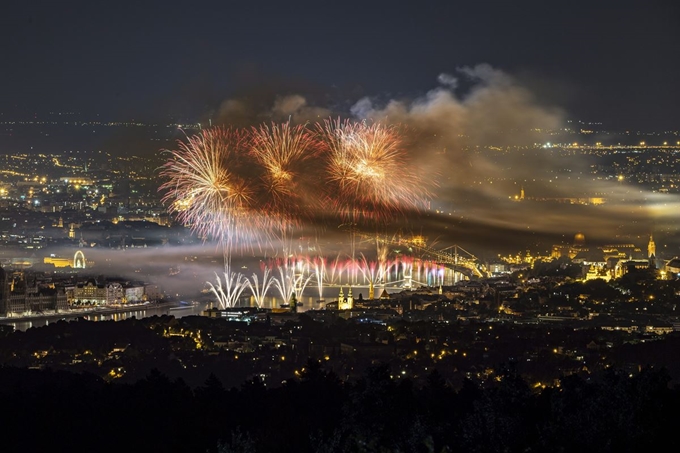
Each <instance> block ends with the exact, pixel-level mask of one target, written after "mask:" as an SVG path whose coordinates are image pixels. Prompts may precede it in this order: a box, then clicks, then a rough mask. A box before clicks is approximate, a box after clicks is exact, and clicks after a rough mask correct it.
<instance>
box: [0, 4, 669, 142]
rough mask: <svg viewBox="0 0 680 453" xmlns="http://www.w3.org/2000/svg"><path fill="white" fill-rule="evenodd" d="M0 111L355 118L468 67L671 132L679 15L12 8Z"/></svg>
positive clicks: (620, 121)
mask: <svg viewBox="0 0 680 453" xmlns="http://www.w3.org/2000/svg"><path fill="white" fill-rule="evenodd" d="M1 21H2V26H1V27H0V30H2V31H0V36H2V39H1V40H0V42H1V43H2V44H1V45H2V52H3V55H4V64H3V66H4V67H5V70H4V71H3V72H2V74H0V86H3V87H5V89H4V90H2V91H0V111H2V112H7V113H11V114H14V113H16V112H20V113H25V112H50V111H77V112H83V113H85V114H88V115H90V114H91V115H93V114H96V113H100V114H102V115H110V116H112V117H115V118H166V117H168V116H170V117H182V118H185V119H186V118H199V119H206V118H209V117H211V116H214V115H215V114H216V113H217V112H219V110H220V106H222V105H223V103H224V102H225V101H226V100H229V99H239V100H246V101H247V102H249V103H251V104H252V105H254V106H255V107H254V108H255V109H256V110H257V108H258V107H260V106H264V108H265V109H269V108H271V104H272V101H273V100H275V99H276V98H277V97H285V96H290V95H294V94H296V95H301V96H303V97H304V98H305V99H306V100H307V101H308V105H309V106H315V107H319V108H322V109H327V110H329V111H332V112H337V113H345V114H348V113H349V112H350V109H351V107H352V106H353V105H355V104H356V103H357V102H358V101H360V100H361V99H364V98H368V99H371V100H372V101H373V103H374V105H378V106H384V105H385V104H387V102H388V101H389V100H391V99H394V100H399V101H402V102H404V101H405V100H406V102H411V101H412V100H414V99H418V98H423V97H424V96H427V93H428V92H429V91H431V90H433V89H435V88H436V87H437V86H439V85H440V84H438V82H437V79H438V78H439V80H440V82H441V81H442V80H444V81H445V83H447V82H446V81H449V82H451V81H452V79H447V78H446V76H444V79H442V75H453V76H455V77H456V78H457V82H456V83H457V86H456V87H453V84H452V86H451V88H452V90H453V91H454V92H455V93H456V95H457V96H459V97H461V98H464V97H465V96H466V93H469V88H470V84H469V81H468V80H466V79H465V77H461V76H460V69H461V68H465V67H469V68H474V67H476V66H478V65H481V64H488V65H490V66H491V67H493V68H495V69H498V70H500V71H503V72H504V73H506V74H508V75H510V76H511V77H512V79H513V80H514V83H516V84H517V85H518V86H520V87H523V88H525V89H526V90H527V91H528V92H529V93H531V96H532V99H533V102H535V103H536V104H537V105H539V106H541V107H542V108H546V109H550V110H559V111H561V112H564V116H565V117H567V118H572V119H574V120H581V121H585V122H601V123H603V127H604V128H608V129H621V130H626V129H633V130H660V131H663V130H669V129H675V128H676V127H677V115H676V114H675V111H674V109H675V106H676V105H678V102H679V101H680V98H679V96H680V94H679V92H678V90H676V89H675V85H676V81H675V74H677V73H678V72H679V70H680V63H679V62H678V61H677V59H675V58H673V57H674V54H675V51H676V49H677V48H678V47H680V46H679V44H680V7H678V5H677V4H676V3H674V2H671V1H664V0H657V1H652V2H646V3H645V4H644V5H642V4H638V2H634V1H632V0H631V1H628V0H627V1H623V2H616V3H614V2H599V3H597V4H591V3H586V2H576V3H574V2H571V3H569V4H565V5H559V6H556V5H551V6H550V7H549V8H548V7H547V6H546V5H545V4H544V3H542V2H534V1H529V2H520V3H519V4H512V5H510V4H508V5H498V4H495V3H491V4H488V3H485V4H469V3H466V4H461V3H452V2H432V3H426V4H419V5H417V6H415V5H413V4H411V5H395V4H393V3H385V2H371V3H369V4H358V3H353V2H344V3H343V4H341V5H336V6H333V7H331V6H326V5H320V4H315V3H312V2H304V1H303V2H295V3H294V4H282V3H277V2H264V1H263V2H250V3H248V4H245V3H228V4H227V3H223V2H220V3H217V2H215V3H210V4H202V6H201V7H197V8H188V7H186V6H185V5H184V4H180V3H178V2H170V3H168V2H164V3H157V2H148V3H147V2H144V3H141V4H140V3H135V4H132V3H129V4H125V3H123V4H120V3H116V4H115V5H101V4H96V5H95V4H91V3H89V2H83V1H80V0H76V1H72V2H67V3H60V4H53V3H51V2H42V1H36V2H30V3H22V4H19V3H15V4H13V5H10V6H9V7H8V10H7V11H5V13H4V14H3V18H2V19H1Z"/></svg>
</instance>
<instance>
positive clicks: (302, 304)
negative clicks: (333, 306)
mask: <svg viewBox="0 0 680 453" xmlns="http://www.w3.org/2000/svg"><path fill="white" fill-rule="evenodd" d="M310 292H312V291H310ZM357 294H358V292H357ZM330 300H335V298H330V299H329V298H326V301H330ZM282 302H283V301H282V299H281V298H280V297H275V296H267V297H265V298H264V303H263V305H262V307H260V308H265V309H272V308H280V307H281V304H282ZM212 306H216V305H214V304H210V303H203V304H198V305H188V306H180V307H172V306H161V307H153V306H148V307H145V308H140V309H139V310H132V311H125V310H124V309H121V310H120V311H114V312H111V311H106V312H104V313H95V312H93V313H75V314H73V313H64V314H63V316H62V317H59V316H50V317H35V318H29V319H27V318H23V319H17V320H16V321H11V320H3V321H2V323H3V324H9V325H12V326H14V329H15V330H21V331H24V330H27V329H30V328H31V327H42V326H46V325H49V324H50V323H55V322H57V321H60V320H66V321H71V320H74V319H77V318H84V319H87V320H88V321H111V320H113V321H122V320H124V319H130V318H133V317H134V318H137V319H141V318H147V317H150V316H162V315H172V316H174V317H175V318H181V317H183V316H195V315H200V314H201V313H202V312H203V311H204V310H205V309H207V308H211V307H212ZM238 306H241V307H256V306H257V304H256V303H255V298H254V297H253V296H246V297H243V298H241V300H240V301H239V305H238ZM324 306H325V304H324V303H321V302H319V301H318V294H317V296H316V297H314V296H310V295H302V297H300V299H299V302H298V307H297V311H298V312H305V311H307V310H321V309H323V308H324ZM105 310H106V309H105Z"/></svg>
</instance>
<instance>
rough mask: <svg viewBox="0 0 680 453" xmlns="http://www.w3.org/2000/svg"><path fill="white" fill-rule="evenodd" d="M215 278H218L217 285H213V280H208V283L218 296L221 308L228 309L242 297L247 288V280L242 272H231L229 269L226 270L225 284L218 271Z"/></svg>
mask: <svg viewBox="0 0 680 453" xmlns="http://www.w3.org/2000/svg"><path fill="white" fill-rule="evenodd" d="M215 278H216V279H217V286H215V285H213V284H212V283H211V282H207V284H208V285H209V286H210V291H211V292H212V293H213V294H214V295H215V297H216V298H217V302H218V303H219V305H220V308H221V309H226V308H232V307H235V306H236V305H237V304H238V301H239V299H240V298H241V294H242V293H243V290H245V289H246V286H247V280H246V279H245V278H244V277H243V275H242V274H240V273H235V272H229V271H228V270H227V271H225V272H224V286H223V285H222V280H221V279H220V277H219V275H217V273H215Z"/></svg>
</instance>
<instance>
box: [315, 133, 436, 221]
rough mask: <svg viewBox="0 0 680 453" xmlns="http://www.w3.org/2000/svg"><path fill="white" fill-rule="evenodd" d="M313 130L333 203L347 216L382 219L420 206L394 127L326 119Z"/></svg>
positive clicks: (419, 187) (420, 191) (416, 182)
mask: <svg viewBox="0 0 680 453" xmlns="http://www.w3.org/2000/svg"><path fill="white" fill-rule="evenodd" d="M317 131H318V132H319V133H320V134H321V136H322V137H323V138H322V141H323V143H324V144H325V147H326V151H327V153H328V182H329V184H330V186H331V187H332V188H333V190H334V192H335V193H336V196H335V197H333V198H334V199H335V200H336V208H339V209H340V210H341V211H342V212H343V214H344V215H345V216H346V217H347V218H349V220H351V221H352V222H356V221H358V220H359V219H360V218H364V219H369V220H372V221H385V220H387V219H389V218H391V217H393V216H394V215H396V214H399V213H403V212H404V211H405V210H407V209H418V208H420V207H421V206H422V205H423V202H424V201H425V199H426V197H427V195H428V192H427V190H426V189H425V188H424V183H423V182H422V181H421V179H420V177H419V176H418V175H417V174H416V173H415V172H414V171H412V169H411V168H409V162H408V160H407V158H406V153H405V148H404V144H403V139H402V134H401V132H400V130H399V128H398V127H397V126H391V125H384V124H381V123H375V124H371V125H369V124H367V123H366V122H359V123H355V122H351V121H340V120H336V121H330V120H327V121H326V122H325V123H324V125H323V126H322V125H318V126H317Z"/></svg>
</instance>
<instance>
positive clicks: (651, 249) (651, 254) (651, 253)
mask: <svg viewBox="0 0 680 453" xmlns="http://www.w3.org/2000/svg"><path fill="white" fill-rule="evenodd" d="M647 257H648V258H649V259H652V258H656V244H655V243H654V238H653V237H652V235H651V234H650V235H649V243H648V244H647Z"/></svg>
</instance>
